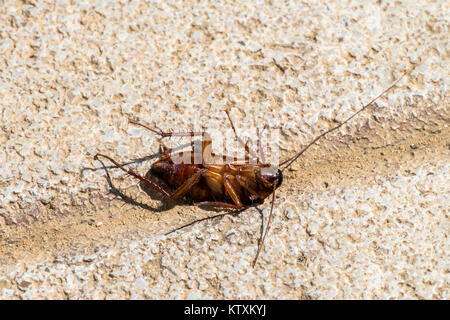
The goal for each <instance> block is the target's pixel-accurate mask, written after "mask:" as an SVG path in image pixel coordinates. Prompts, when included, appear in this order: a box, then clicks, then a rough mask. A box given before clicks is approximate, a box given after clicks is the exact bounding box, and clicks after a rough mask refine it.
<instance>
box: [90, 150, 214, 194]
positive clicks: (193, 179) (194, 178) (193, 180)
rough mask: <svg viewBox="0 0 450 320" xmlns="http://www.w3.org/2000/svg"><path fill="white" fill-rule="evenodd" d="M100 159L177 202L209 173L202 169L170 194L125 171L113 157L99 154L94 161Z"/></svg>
mask: <svg viewBox="0 0 450 320" xmlns="http://www.w3.org/2000/svg"><path fill="white" fill-rule="evenodd" d="M98 157H103V158H106V159H108V160H109V161H111V162H112V163H114V164H115V165H116V166H117V167H118V168H119V169H121V170H123V171H125V172H127V173H128V174H130V175H132V176H133V177H135V178H137V179H139V180H141V181H142V182H144V183H145V184H146V185H148V186H149V187H151V188H153V189H155V190H156V191H158V192H160V193H162V194H163V195H164V196H166V197H167V198H170V199H173V200H176V199H178V198H180V197H182V196H184V195H185V194H186V193H187V192H188V191H189V190H190V189H191V187H192V186H193V185H195V184H196V183H197V182H199V181H200V178H201V177H202V176H203V175H204V174H206V173H207V172H208V170H207V169H201V170H199V171H197V172H196V173H195V174H193V175H192V176H191V177H189V179H187V180H186V181H185V182H184V183H183V184H182V185H181V186H180V187H178V188H177V189H176V190H175V191H174V192H173V193H168V192H167V191H165V190H164V189H163V188H161V187H159V186H158V185H156V184H154V183H153V182H151V181H150V180H148V179H146V178H144V177H143V176H141V175H139V174H137V173H135V172H134V171H133V170H127V169H125V168H124V167H123V166H122V165H121V164H119V163H118V162H117V161H115V160H114V159H112V158H111V157H109V156H106V155H104V154H100V153H97V154H96V155H95V157H94V159H95V160H98Z"/></svg>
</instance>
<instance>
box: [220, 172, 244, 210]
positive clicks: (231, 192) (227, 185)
mask: <svg viewBox="0 0 450 320" xmlns="http://www.w3.org/2000/svg"><path fill="white" fill-rule="evenodd" d="M231 180H236V178H235V177H234V176H233V175H231V174H224V175H223V184H224V186H225V190H226V191H227V193H228V195H229V196H230V198H231V199H232V200H233V202H234V203H235V204H236V206H237V207H238V209H240V208H242V207H243V206H242V202H241V199H239V196H238V195H237V193H236V191H235V190H234V188H233V185H232V184H231Z"/></svg>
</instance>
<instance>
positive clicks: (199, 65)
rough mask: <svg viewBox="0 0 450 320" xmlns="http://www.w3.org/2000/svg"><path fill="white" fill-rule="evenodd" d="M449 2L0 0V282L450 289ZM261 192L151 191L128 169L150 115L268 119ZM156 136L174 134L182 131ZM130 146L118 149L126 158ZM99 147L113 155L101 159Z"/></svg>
mask: <svg viewBox="0 0 450 320" xmlns="http://www.w3.org/2000/svg"><path fill="white" fill-rule="evenodd" d="M449 11H450V8H449V6H448V5H447V4H446V3H445V2H444V1H435V2H429V1H414V2H411V1H404V2H401V1H398V2H395V3H391V2H379V1H374V2H370V3H366V4H364V5H362V4H361V3H360V2H358V1H353V2H352V1H349V2H346V3H344V2H335V3H329V2H327V1H323V2H322V1H310V2H308V3H305V2H299V1H289V2H287V3H286V2H282V1H252V2H248V1H233V2H214V3H209V2H204V3H197V2H193V1H169V2H162V3H161V2H159V1H108V2H104V1H71V2H68V1H38V0H36V1H4V3H3V5H2V6H1V8H0V101H1V104H0V260H1V261H0V297H1V298H2V299H8V298H22V299H44V298H50V299H51V298H69V299H103V298H106V299H109V298H111V299H112V298H132V299H141V298H146V299H161V298H167V299H184V298H190V299H197V298H227V299H231V298H274V299H280V298H287V299H308V298H313V299H326V298H345V299H356V298H368V299H380V298H383V299H399V298H412V299H422V298H425V299H449V292H450V291H449V263H450V260H449V256H448V252H449V251H450V250H449V249H450V248H449V240H448V232H449V227H450V224H449V217H448V214H449V212H448V203H450V190H449V186H450V173H449V162H448V159H449V156H450V154H449V153H450V152H449V144H448V141H450V140H449V137H450V134H449V118H450V114H449V113H450V112H449V94H448V79H449V71H448V70H450V64H449V40H448V32H449V20H448V17H449V16H450V12H449ZM403 73H405V74H406V75H405V77H404V78H403V79H402V80H401V81H400V82H399V83H398V85H397V86H396V87H395V88H394V89H393V90H391V91H390V92H389V93H388V94H386V95H385V96H383V97H382V98H380V99H379V100H377V102H376V106H375V107H371V108H370V110H368V111H367V112H365V113H362V114H360V115H358V117H356V118H354V119H353V120H352V121H351V122H350V123H349V124H348V125H345V126H343V127H342V128H340V129H339V132H336V133H334V134H333V135H331V136H329V137H327V138H326V139H323V140H322V141H321V142H320V143H319V144H318V145H317V146H314V147H313V148H311V149H309V150H308V152H306V153H305V154H304V155H303V156H302V157H301V158H300V159H299V160H298V161H297V162H296V163H295V164H294V165H293V166H292V167H290V169H288V170H286V171H285V180H284V183H283V185H282V187H281V188H280V189H278V190H277V193H276V195H277V198H276V202H275V209H274V213H275V218H274V220H273V222H272V226H271V229H270V232H269V234H268V236H267V238H266V242H265V247H264V249H263V251H262V253H261V256H260V260H259V262H258V264H257V266H256V268H255V269H253V268H252V267H251V263H252V260H253V258H254V256H255V254H256V250H257V243H258V239H259V237H260V233H261V217H262V216H261V212H262V214H263V215H264V217H265V221H267V215H268V213H269V209H270V201H269V200H268V199H267V200H266V202H265V204H264V205H261V206H260V210H261V211H258V209H256V208H250V209H248V210H246V211H244V212H243V213H241V214H240V215H239V216H237V217H230V216H226V217H223V218H221V219H212V220H206V221H202V222H199V223H197V224H194V225H192V226H190V227H187V228H185V229H182V230H180V231H177V232H175V233H172V234H170V235H167V236H166V235H165V233H166V232H168V231H170V230H173V229H174V228H176V227H178V226H181V225H184V224H186V223H189V222H191V221H193V220H195V219H199V218H204V217H207V216H211V215H214V214H216V213H214V212H210V211H207V210H205V209H202V208H198V207H196V206H192V205H189V204H187V203H175V202H172V201H166V200H161V197H160V196H158V195H155V193H152V192H149V191H148V190H146V189H145V188H143V187H142V186H140V185H139V184H138V183H137V182H136V181H135V180H133V179H131V178H130V177H128V176H126V175H125V174H123V173H122V172H121V171H119V170H117V169H112V168H111V169H109V170H108V173H109V175H110V178H111V179H112V186H113V187H112V186H111V185H109V184H108V179H109V178H108V177H107V175H106V174H105V170H104V168H103V167H102V165H101V163H100V162H98V161H94V160H93V156H94V155H95V154H96V153H97V152H102V153H105V154H108V155H110V156H111V157H113V158H115V159H117V160H118V161H120V162H122V163H128V164H130V166H131V167H132V168H135V169H136V170H137V171H139V172H140V173H141V174H145V173H146V171H147V170H148V168H149V166H150V164H151V161H152V159H154V158H152V157H150V156H151V155H154V154H155V153H156V152H157V151H158V147H159V141H158V139H157V138H156V137H155V135H154V134H153V133H151V132H148V131H146V130H144V129H142V128H140V127H136V126H132V125H130V124H129V122H128V119H134V120H138V121H140V122H142V123H145V124H148V125H150V126H154V127H158V128H161V129H163V130H173V131H186V130H191V129H192V128H193V126H194V127H196V126H197V127H199V126H200V125H203V126H205V127H209V128H211V127H212V128H214V127H219V128H221V127H224V126H228V123H227V122H226V121H227V118H226V115H225V113H224V112H223V110H224V109H225V108H229V109H231V116H232V117H233V119H234V120H235V123H236V124H237V125H238V127H239V128H238V130H239V131H240V132H241V133H242V134H245V133H246V131H248V130H250V128H254V127H256V126H258V125H262V124H267V125H268V126H269V127H270V128H275V127H278V128H281V134H280V138H281V141H280V146H281V152H282V158H283V159H284V158H286V157H288V156H290V155H293V154H294V153H295V151H296V150H299V149H300V148H301V146H302V145H305V144H306V143H307V142H309V141H311V139H313V138H314V137H315V136H316V135H317V134H318V133H319V132H322V131H323V130H325V129H326V128H330V127H331V126H332V125H333V121H342V120H344V119H345V118H346V117H348V116H350V115H351V114H353V113H354V112H355V111H356V110H358V109H359V108H360V107H361V106H362V105H363V104H364V103H367V102H369V101H370V100H371V99H372V98H373V97H375V96H376V95H378V94H379V93H380V92H382V91H383V90H384V89H385V88H387V87H388V86H389V85H390V84H391V83H392V82H393V81H394V80H396V79H398V78H399V77H400V76H401V75H402V74H403ZM174 140H175V141H172V142H168V143H171V144H173V145H179V144H182V143H183V140H181V139H174ZM130 162H131V163H130ZM105 165H106V166H109V164H108V163H106V162H105Z"/></svg>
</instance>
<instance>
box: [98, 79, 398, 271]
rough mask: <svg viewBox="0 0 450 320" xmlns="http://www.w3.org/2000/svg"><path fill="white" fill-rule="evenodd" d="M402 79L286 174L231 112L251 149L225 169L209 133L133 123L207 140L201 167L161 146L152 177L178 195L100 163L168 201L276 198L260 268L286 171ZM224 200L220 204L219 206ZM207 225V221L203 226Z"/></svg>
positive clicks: (236, 204) (233, 205) (232, 202)
mask: <svg viewBox="0 0 450 320" xmlns="http://www.w3.org/2000/svg"><path fill="white" fill-rule="evenodd" d="M402 78H403V76H402V77H400V78H399V79H398V80H396V81H395V82H394V83H393V84H392V85H391V86H389V87H388V88H387V89H385V90H384V91H383V92H382V93H380V94H379V95H378V96H376V97H375V98H373V99H372V100H371V101H370V102H369V103H367V104H366V105H364V106H363V107H361V108H360V109H359V110H358V111H356V112H355V113H354V114H352V115H351V116H350V117H348V118H347V119H345V120H344V121H343V122H341V123H340V124H338V125H336V126H335V127H333V128H331V129H328V130H326V131H325V132H323V133H321V134H319V135H318V136H317V137H315V138H314V139H313V140H312V141H311V142H310V143H308V144H307V145H306V146H305V147H304V148H303V149H302V150H300V151H299V152H298V153H296V154H295V155H293V156H292V157H290V158H288V159H287V160H285V161H283V162H281V163H280V167H281V166H284V167H283V168H282V169H279V168H274V167H272V166H271V165H270V164H268V163H263V162H261V161H260V160H259V157H258V156H257V155H256V154H254V152H252V151H251V150H250V149H249V148H248V145H247V144H244V143H243V141H242V140H241V139H240V138H239V136H238V134H237V132H236V129H235V127H234V124H233V121H232V120H231V117H230V114H229V113H228V111H225V112H226V114H227V116H228V119H229V121H230V124H231V127H232V129H233V131H234V134H235V136H236V139H237V140H238V142H239V143H240V144H241V145H242V146H244V147H245V159H244V160H238V159H236V157H234V161H232V162H231V163H225V164H214V162H213V161H211V159H214V158H215V157H219V158H222V159H224V158H226V157H225V156H223V155H216V154H213V153H211V150H210V149H211V139H210V138H209V136H208V135H207V134H205V132H178V133H175V132H162V131H157V130H155V129H152V128H149V127H148V126H145V125H143V124H140V123H137V122H134V121H131V120H130V123H132V124H135V125H139V126H141V127H144V128H146V129H148V130H150V131H152V132H154V133H156V134H158V135H159V136H160V137H161V138H165V137H174V136H190V137H194V136H198V135H201V136H202V141H201V142H202V149H201V150H202V154H201V163H199V164H195V162H194V161H193V160H194V159H193V157H194V156H195V155H194V153H191V157H192V158H191V162H190V163H184V162H183V161H181V162H180V161H176V162H174V161H173V159H172V157H173V155H174V154H173V153H171V152H170V151H169V150H168V149H167V148H166V147H165V146H164V145H163V144H162V143H161V146H162V147H163V155H162V157H161V158H159V159H158V160H157V161H156V162H154V163H153V164H152V166H151V170H150V172H151V173H152V174H153V175H156V176H158V177H159V178H162V179H163V180H164V181H165V182H166V183H167V184H168V185H169V186H171V187H173V188H174V191H172V192H169V191H166V190H165V189H164V188H162V187H160V186H158V185H157V184H155V183H153V182H152V181H150V180H148V179H147V178H145V177H143V176H141V175H139V174H137V173H136V172H134V171H133V170H131V169H126V168H124V167H123V166H122V165H121V164H119V163H118V162H117V161H115V160H114V159H112V158H111V157H109V156H107V155H104V154H101V153H97V154H96V155H95V156H94V159H95V160H98V158H99V157H103V158H106V159H108V160H109V161H111V162H112V163H113V164H114V165H115V166H117V167H118V168H120V169H121V170H123V171H125V172H127V173H128V174H130V175H131V176H133V177H135V178H137V179H139V180H140V181H142V182H143V183H144V184H145V185H147V186H149V187H151V188H153V189H154V190H156V191H158V192H160V193H161V194H162V195H164V196H165V197H167V198H170V199H173V200H177V199H180V198H182V197H183V196H186V197H188V198H190V199H192V200H195V201H200V204H203V205H204V204H207V205H211V206H214V207H223V208H227V209H233V210H243V209H245V208H247V207H249V206H250V205H253V204H261V203H263V202H264V199H266V198H267V197H269V196H270V195H272V202H271V208H270V213H269V218H268V221H267V226H266V228H265V231H264V233H263V234H262V236H261V239H260V241H259V244H258V250H257V253H256V256H255V259H254V260H253V267H254V266H255V264H256V261H257V260H258V256H259V254H260V252H261V249H262V247H263V243H264V239H265V237H266V235H267V233H268V231H269V227H270V222H271V221H272V213H273V207H274V202H275V190H276V189H277V188H278V187H279V186H280V185H281V183H282V182H283V171H284V170H285V169H286V168H288V167H289V166H290V165H291V164H292V163H293V162H294V161H296V160H297V159H298V158H299V157H300V156H301V155H302V154H303V153H304V152H305V151H306V150H308V149H309V148H310V147H311V146H312V145H314V144H315V143H316V142H317V141H318V140H319V139H321V138H323V137H324V136H325V135H327V134H329V133H331V132H333V131H335V130H337V129H339V128H340V127H341V126H343V125H344V124H345V123H347V122H348V121H350V120H351V119H352V118H354V117H355V116H356V115H358V114H359V113H360V112H362V111H364V110H365V109H366V108H367V107H368V106H370V105H371V104H372V103H374V102H375V101H376V100H377V99H378V98H380V97H381V96H382V95H384V94H385V93H386V92H388V91H389V90H391V89H392V88H393V87H394V86H395V85H396V84H397V83H398V82H399V81H400V80H401V79H402ZM250 155H251V156H253V157H256V163H254V162H252V163H250V161H249V156H250ZM211 157H212V158H211ZM216 159H217V158H216ZM218 199H219V200H220V201H217V200H218ZM225 214H229V213H224V214H220V215H217V216H213V217H209V218H215V217H218V216H223V215H225ZM206 219H207V218H206ZM202 220H205V219H201V220H197V221H202ZM197 221H194V222H197ZM191 224H193V222H192V223H189V224H188V225H191ZM188 225H185V226H188ZM185 226H183V227H185ZM183 227H180V228H183ZM180 228H177V229H176V230H179V229H180Z"/></svg>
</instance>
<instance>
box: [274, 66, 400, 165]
mask: <svg viewBox="0 0 450 320" xmlns="http://www.w3.org/2000/svg"><path fill="white" fill-rule="evenodd" d="M405 75H406V72H405V73H403V74H402V76H401V77H400V78H399V79H397V80H396V81H395V82H394V83H393V84H391V85H390V86H389V87H388V88H387V89H385V90H384V91H383V92H381V93H380V94H379V95H378V96H376V97H375V98H373V99H372V100H371V101H370V102H369V103H367V104H366V105H364V106H363V107H362V108H361V109H359V110H358V111H356V112H355V113H354V114H352V115H351V116H350V117H348V118H347V119H345V120H344V121H343V122H341V123H340V124H338V125H337V126H335V127H333V128H331V129H328V130H327V131H325V132H323V133H321V134H319V135H318V136H317V137H315V138H314V139H313V140H312V141H311V142H310V143H308V144H307V145H306V146H305V147H304V148H303V149H302V150H301V151H300V152H298V153H297V154H295V155H294V156H292V157H291V158H289V159H286V160H285V161H283V162H281V163H280V166H283V165H285V164H286V166H285V167H284V168H282V169H281V171H282V172H283V171H284V170H285V169H286V168H288V167H290V166H291V165H292V164H293V163H294V162H295V161H296V160H297V159H298V158H299V157H300V156H301V155H302V154H303V153H304V152H305V151H306V150H308V149H309V148H310V147H311V146H312V145H314V144H315V143H316V142H317V141H318V140H320V139H321V138H323V137H325V136H326V135H327V134H329V133H331V132H333V131H335V130H337V129H339V128H340V127H342V126H343V125H344V124H346V123H347V122H349V121H350V120H351V119H353V118H354V117H356V116H357V115H358V114H359V113H361V112H363V111H364V110H365V109H367V107H369V106H370V105H371V104H372V103H374V102H375V101H377V100H378V99H379V98H381V97H382V96H383V95H385V94H386V93H387V92H388V91H390V90H391V89H392V88H394V87H395V86H396V85H397V83H399V82H400V80H402V79H403V77H404V76H405Z"/></svg>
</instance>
